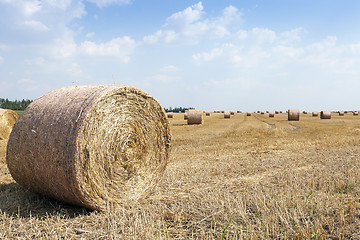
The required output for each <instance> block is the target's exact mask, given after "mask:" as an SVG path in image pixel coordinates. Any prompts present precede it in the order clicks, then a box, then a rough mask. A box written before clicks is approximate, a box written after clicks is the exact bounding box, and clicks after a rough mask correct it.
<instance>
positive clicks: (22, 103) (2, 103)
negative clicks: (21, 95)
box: [0, 98, 33, 111]
mask: <svg viewBox="0 0 360 240" xmlns="http://www.w3.org/2000/svg"><path fill="white" fill-rule="evenodd" d="M32 101H33V100H29V99H23V100H15V101H11V100H9V99H7V98H6V99H4V98H0V108H3V109H11V110H18V111H23V110H25V108H26V107H27V106H29V104H30V103H32Z"/></svg>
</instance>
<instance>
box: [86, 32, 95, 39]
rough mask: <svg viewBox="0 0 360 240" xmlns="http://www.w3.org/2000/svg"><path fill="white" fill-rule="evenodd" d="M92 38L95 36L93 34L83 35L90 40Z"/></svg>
mask: <svg viewBox="0 0 360 240" xmlns="http://www.w3.org/2000/svg"><path fill="white" fill-rule="evenodd" d="M93 36H95V33H94V32H89V33H87V34H86V35H85V37H86V38H92V37H93Z"/></svg>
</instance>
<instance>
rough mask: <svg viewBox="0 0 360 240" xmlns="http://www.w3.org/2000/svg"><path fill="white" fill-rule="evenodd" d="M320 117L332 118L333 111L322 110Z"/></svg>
mask: <svg viewBox="0 0 360 240" xmlns="http://www.w3.org/2000/svg"><path fill="white" fill-rule="evenodd" d="M320 118H321V119H331V112H330V111H321V112H320Z"/></svg>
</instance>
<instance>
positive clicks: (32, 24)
mask: <svg viewBox="0 0 360 240" xmlns="http://www.w3.org/2000/svg"><path fill="white" fill-rule="evenodd" d="M22 25H23V26H26V27H30V28H32V29H34V30H36V31H48V30H49V28H48V27H47V26H46V25H45V24H43V23H42V22H39V21H35V20H30V21H25V22H23V24H22Z"/></svg>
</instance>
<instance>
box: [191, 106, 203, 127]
mask: <svg viewBox="0 0 360 240" xmlns="http://www.w3.org/2000/svg"><path fill="white" fill-rule="evenodd" d="M203 123H204V111H203V110H196V109H190V110H189V112H188V119H187V124H188V125H192V124H203Z"/></svg>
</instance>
